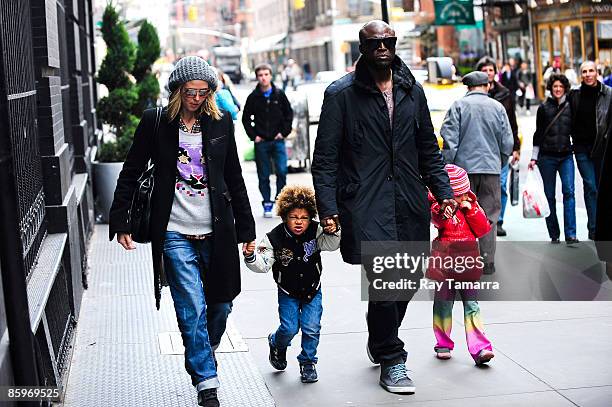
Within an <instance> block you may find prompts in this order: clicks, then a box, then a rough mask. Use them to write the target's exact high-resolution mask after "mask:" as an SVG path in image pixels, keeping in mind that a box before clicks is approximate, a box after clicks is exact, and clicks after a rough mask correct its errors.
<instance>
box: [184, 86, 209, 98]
mask: <svg viewBox="0 0 612 407" xmlns="http://www.w3.org/2000/svg"><path fill="white" fill-rule="evenodd" d="M209 92H210V88H209V89H191V88H188V89H183V93H184V94H185V96H188V97H190V98H194V97H195V96H196V95H200V97H203V98H204V97H206V95H208V93H209Z"/></svg>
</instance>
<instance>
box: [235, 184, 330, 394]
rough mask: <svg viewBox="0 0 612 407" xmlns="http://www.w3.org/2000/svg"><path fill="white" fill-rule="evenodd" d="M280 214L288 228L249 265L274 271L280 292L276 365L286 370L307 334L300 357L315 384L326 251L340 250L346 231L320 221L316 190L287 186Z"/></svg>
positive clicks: (250, 255)
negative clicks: (295, 345) (290, 352)
mask: <svg viewBox="0 0 612 407" xmlns="http://www.w3.org/2000/svg"><path fill="white" fill-rule="evenodd" d="M276 211H277V214H278V215H279V216H280V217H281V219H282V222H281V223H280V224H279V225H278V226H276V227H275V228H274V229H272V230H271V231H270V232H268V233H267V234H266V236H265V237H264V238H263V239H262V240H261V242H260V243H259V244H258V246H257V250H254V249H255V247H252V248H249V249H248V250H247V251H246V252H245V263H246V265H247V267H248V268H249V269H251V270H252V271H255V272H258V273H267V272H268V271H270V270H272V273H273V276H274V281H276V284H277V286H278V317H279V320H280V326H279V327H278V329H277V330H276V331H275V332H274V333H272V334H270V335H269V336H268V344H269V345H270V355H269V360H270V364H271V365H272V367H274V368H275V369H277V370H285V368H286V367H287V347H288V346H289V345H290V344H291V340H292V339H293V338H294V337H295V335H297V333H298V331H299V330H301V331H302V351H301V352H300V354H299V355H298V357H297V359H298V362H299V364H300V375H301V381H302V383H314V382H316V381H317V380H318V375H317V370H316V368H315V365H316V364H317V361H318V358H317V346H318V345H319V337H320V335H321V315H322V314H323V303H322V299H323V295H322V289H321V272H322V271H323V264H322V262H321V251H334V250H337V249H338V247H339V245H340V230H339V229H337V227H336V225H328V226H325V227H322V226H321V225H320V224H319V222H317V221H315V220H314V219H315V218H316V216H317V206H316V202H315V194H314V191H313V190H312V188H310V187H304V186H300V185H291V186H286V187H285V188H284V189H283V190H282V192H281V193H280V195H279V196H278V198H277V204H276Z"/></svg>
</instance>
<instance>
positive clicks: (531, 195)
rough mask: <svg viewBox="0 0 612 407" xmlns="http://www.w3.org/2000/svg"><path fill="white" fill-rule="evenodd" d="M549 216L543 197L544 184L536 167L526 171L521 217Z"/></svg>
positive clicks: (544, 196)
mask: <svg viewBox="0 0 612 407" xmlns="http://www.w3.org/2000/svg"><path fill="white" fill-rule="evenodd" d="M548 215H550V208H549V207H548V201H547V200H546V195H544V182H543V181H542V176H541V175H540V170H538V167H537V166H534V167H533V168H532V169H529V170H527V180H526V181H525V189H524V190H523V217H524V218H545V217H547V216H548Z"/></svg>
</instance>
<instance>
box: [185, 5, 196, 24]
mask: <svg viewBox="0 0 612 407" xmlns="http://www.w3.org/2000/svg"><path fill="white" fill-rule="evenodd" d="M187 19H188V20H189V21H191V22H195V21H197V20H198V8H197V7H196V6H194V5H191V6H189V8H188V9H187Z"/></svg>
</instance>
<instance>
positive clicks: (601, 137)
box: [570, 61, 612, 240]
mask: <svg viewBox="0 0 612 407" xmlns="http://www.w3.org/2000/svg"><path fill="white" fill-rule="evenodd" d="M580 75H581V77H582V84H581V86H580V87H579V88H578V89H573V90H572V91H571V92H570V104H571V107H572V116H573V117H572V141H573V142H574V154H575V157H576V164H577V165H578V172H580V176H581V177H582V184H583V189H584V204H585V206H586V210H587V217H588V224H587V226H588V230H589V239H591V240H594V239H595V219H596V212H597V210H596V208H597V184H598V183H599V177H600V174H601V162H602V157H603V155H604V146H605V140H606V138H607V134H606V133H607V128H608V123H607V114H608V109H609V107H610V102H611V101H612V88H610V87H609V86H606V85H604V84H603V83H601V82H599V81H598V80H597V67H596V66H595V63H594V62H593V61H586V62H584V63H583V64H582V65H581V66H580Z"/></svg>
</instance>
